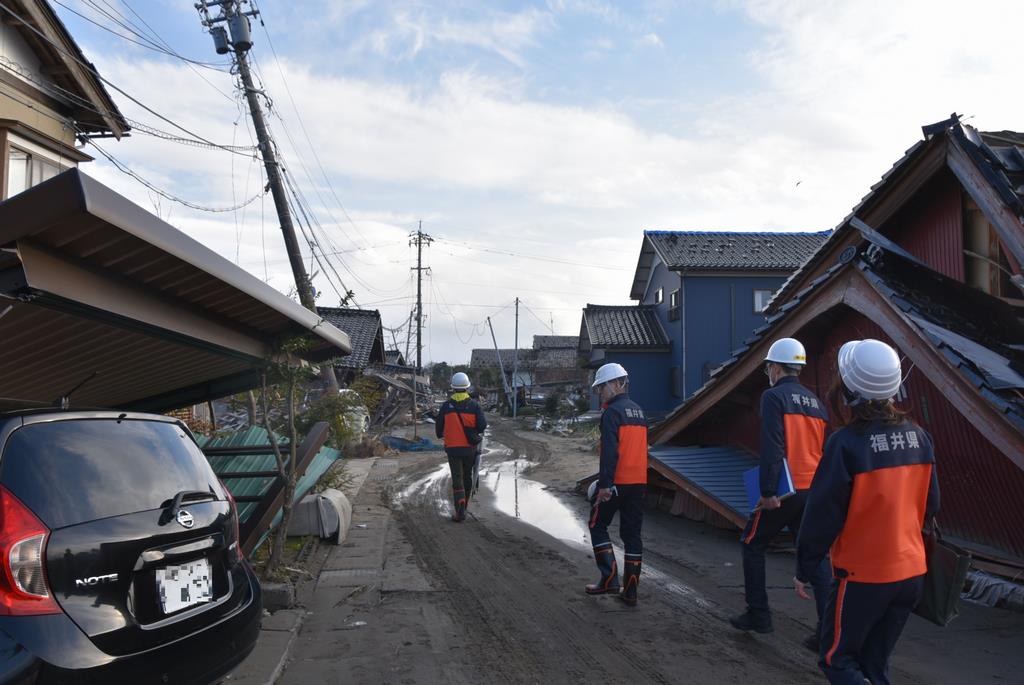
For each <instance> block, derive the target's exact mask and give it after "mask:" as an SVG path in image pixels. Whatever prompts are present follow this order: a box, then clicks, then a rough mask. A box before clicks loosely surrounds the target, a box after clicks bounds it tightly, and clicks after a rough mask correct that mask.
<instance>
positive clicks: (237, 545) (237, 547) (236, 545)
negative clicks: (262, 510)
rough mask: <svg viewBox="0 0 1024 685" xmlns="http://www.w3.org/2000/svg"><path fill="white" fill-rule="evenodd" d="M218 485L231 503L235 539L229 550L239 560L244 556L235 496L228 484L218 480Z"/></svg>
mask: <svg viewBox="0 0 1024 685" xmlns="http://www.w3.org/2000/svg"><path fill="white" fill-rule="evenodd" d="M220 486H221V488H223V489H224V494H226V495H227V497H228V502H230V503H231V518H232V519H234V525H235V541H234V542H233V543H231V548H233V549H231V551H233V552H234V553H235V561H241V560H242V559H244V558H245V554H244V553H243V552H242V534H241V531H239V529H238V505H237V504H236V503H235V498H234V497H233V496H232V495H231V491H230V490H228V486H226V485H224V481H220Z"/></svg>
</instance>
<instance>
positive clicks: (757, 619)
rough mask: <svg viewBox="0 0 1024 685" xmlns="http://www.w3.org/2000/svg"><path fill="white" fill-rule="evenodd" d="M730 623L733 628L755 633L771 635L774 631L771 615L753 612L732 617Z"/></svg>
mask: <svg viewBox="0 0 1024 685" xmlns="http://www.w3.org/2000/svg"><path fill="white" fill-rule="evenodd" d="M729 623H731V624H732V627H733V628H738V629H739V630H752V631H754V632H755V633H770V632H772V631H773V630H774V628H772V617H771V614H755V613H753V612H752V611H746V612H744V613H742V614H740V615H738V616H732V617H731V618H729Z"/></svg>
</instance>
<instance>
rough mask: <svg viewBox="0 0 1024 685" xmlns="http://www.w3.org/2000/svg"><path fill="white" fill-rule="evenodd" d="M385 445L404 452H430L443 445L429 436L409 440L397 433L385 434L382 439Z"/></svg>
mask: <svg viewBox="0 0 1024 685" xmlns="http://www.w3.org/2000/svg"><path fill="white" fill-rule="evenodd" d="M380 440H381V442H383V443H384V444H385V445H387V446H388V447H390V448H391V449H396V450H399V451H402V452H429V451H431V450H439V449H441V446H440V445H438V444H437V443H435V442H431V441H430V440H428V439H427V438H420V439H419V440H415V441H414V440H407V439H406V438H400V437H398V436H397V435H385V436H383V437H382V438H381V439H380Z"/></svg>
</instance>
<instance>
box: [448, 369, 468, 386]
mask: <svg viewBox="0 0 1024 685" xmlns="http://www.w3.org/2000/svg"><path fill="white" fill-rule="evenodd" d="M469 385H470V383H469V376H467V375H466V374H464V373H463V372H461V371H459V372H458V373H457V374H455V375H454V376H452V389H453V390H469Z"/></svg>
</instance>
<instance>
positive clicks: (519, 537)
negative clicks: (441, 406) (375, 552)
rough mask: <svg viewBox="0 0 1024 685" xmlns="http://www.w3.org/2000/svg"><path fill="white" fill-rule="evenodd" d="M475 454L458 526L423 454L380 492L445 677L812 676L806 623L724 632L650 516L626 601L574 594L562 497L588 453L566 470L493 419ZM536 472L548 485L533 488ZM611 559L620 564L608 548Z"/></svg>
mask: <svg viewBox="0 0 1024 685" xmlns="http://www.w3.org/2000/svg"><path fill="white" fill-rule="evenodd" d="M488 447H489V449H488V450H487V452H486V453H485V455H484V460H483V468H482V469H481V475H480V480H481V487H480V490H479V492H478V494H477V496H476V498H475V499H474V501H473V502H472V503H471V505H470V508H469V516H468V518H467V520H466V521H465V522H464V523H454V522H452V521H451V511H452V505H451V502H450V492H451V490H450V488H451V484H450V479H449V477H448V471H447V465H446V463H445V464H442V463H441V462H440V461H439V460H438V459H436V458H433V459H423V460H420V462H419V463H418V464H416V465H415V466H412V467H411V468H406V469H403V471H402V473H401V476H400V478H399V479H398V480H396V481H395V482H394V483H393V484H392V485H391V487H389V488H388V489H387V490H386V492H385V496H386V497H387V498H388V499H389V501H388V505H389V506H390V507H391V508H392V509H393V510H394V516H395V522H396V524H397V526H398V528H399V529H400V531H401V533H402V535H403V536H404V537H405V538H406V539H407V540H408V542H409V543H410V544H411V547H412V549H413V551H414V555H415V558H416V563H417V564H418V565H419V566H420V568H421V569H422V570H423V572H424V573H425V574H427V575H428V576H429V577H430V580H431V583H432V585H433V586H434V587H435V588H437V589H439V590H440V591H441V592H443V593H444V595H445V596H446V598H447V602H446V608H447V611H448V613H449V614H450V618H451V620H452V623H453V625H454V626H456V629H457V631H458V633H459V635H458V637H457V638H456V640H457V642H459V643H460V644H461V645H462V648H461V649H460V650H459V651H460V654H459V658H458V659H457V663H456V662H449V664H448V666H447V669H446V670H447V671H448V674H449V675H450V676H454V678H453V679H455V680H460V679H464V680H465V682H471V683H476V682H499V683H556V682H557V683H583V682H591V683H592V682H606V683H620V682H621V683H625V682H629V683H680V682H694V683H745V682H753V681H757V680H761V679H764V680H767V681H768V682H778V683H808V682H821V679H820V675H819V673H818V671H817V669H816V668H815V667H814V658H813V655H812V654H810V653H809V652H807V651H805V650H804V649H803V648H801V647H800V646H799V640H800V639H801V638H802V637H803V636H804V635H806V634H807V632H808V631H809V626H810V622H809V618H810V617H808V623H807V624H801V623H799V622H786V621H781V622H780V623H781V624H782V625H780V626H779V627H777V629H776V633H775V634H773V635H767V636H763V635H747V634H741V633H737V632H736V631H735V630H733V629H732V628H731V627H730V626H729V625H728V623H727V622H726V617H727V616H728V615H729V613H731V612H733V611H734V610H735V608H736V607H735V606H730V607H724V606H722V605H720V604H719V603H718V602H717V601H716V600H715V599H714V598H713V596H712V595H711V594H709V592H713V591H720V590H719V589H718V588H717V585H715V584H714V583H711V584H710V586H709V582H708V579H707V578H706V577H705V576H704V575H703V574H702V573H701V572H700V570H699V569H697V568H696V567H694V566H692V565H688V564H687V562H686V560H685V558H680V557H679V553H680V550H678V549H675V550H673V549H667V548H664V546H665V545H671V544H673V543H672V542H671V541H672V540H674V539H676V538H677V537H678V534H670V533H671V531H667V532H665V533H664V534H663V533H662V532H660V531H659V530H658V529H659V528H661V527H663V526H664V525H665V522H661V521H658V519H669V520H668V521H667V523H671V519H670V518H669V517H666V516H664V515H657V514H655V515H652V516H649V517H648V521H647V522H646V525H647V527H648V528H647V529H645V533H648V534H647V535H645V544H646V550H645V560H644V561H645V566H644V573H643V576H642V578H641V583H640V597H641V601H640V605H639V606H638V607H636V608H629V607H626V606H625V605H623V604H622V603H621V602H619V601H618V600H617V599H616V598H614V597H611V596H602V597H591V596H587V595H586V594H585V593H584V592H583V586H584V584H586V583H587V582H592V581H593V580H595V578H596V571H595V568H594V565H593V560H592V557H591V553H590V545H589V539H588V535H587V529H586V514H587V508H586V503H585V502H584V500H583V498H581V497H578V496H570V495H569V494H568V493H567V492H566V491H567V490H568V484H569V483H570V482H571V481H572V480H574V479H575V478H578V477H580V476H582V475H585V474H586V473H588V472H590V471H592V470H593V468H594V466H595V464H596V459H595V458H594V457H593V455H592V454H590V455H583V454H579V453H577V454H576V455H569V459H572V460H574V461H575V462H576V464H577V469H578V472H577V473H575V474H574V475H573V474H571V472H572V471H573V470H575V469H573V468H572V466H569V467H568V468H567V467H566V465H565V464H559V463H557V462H558V461H559V459H557V458H555V456H554V455H552V450H551V448H550V445H549V444H548V443H546V442H544V441H535V440H531V439H528V438H526V437H521V436H517V435H515V434H513V433H512V432H511V430H510V429H509V428H508V424H504V423H498V425H497V426H495V427H493V428H492V429H491V431H490V435H489V443H488ZM561 456H562V459H563V460H564V458H565V455H561ZM588 469H589V471H588ZM539 476H546V477H545V481H546V482H547V483H549V484H550V486H548V487H545V485H544V484H542V483H540V482H538V481H537V480H534V477H539ZM652 519H654V520H653V521H652ZM616 526H617V524H616ZM648 531H650V532H648ZM613 539H615V540H616V542H618V540H617V530H616V529H615V528H613ZM660 547H661V549H659V548H660ZM617 554H618V557H619V560H620V565H621V558H622V550H621V548H619V549H618V550H617ZM736 556H738V554H737V555H736ZM730 592H735V590H732V591H730ZM807 611H808V612H813V610H812V609H810V608H808V609H807ZM453 669H455V670H456V672H453Z"/></svg>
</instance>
